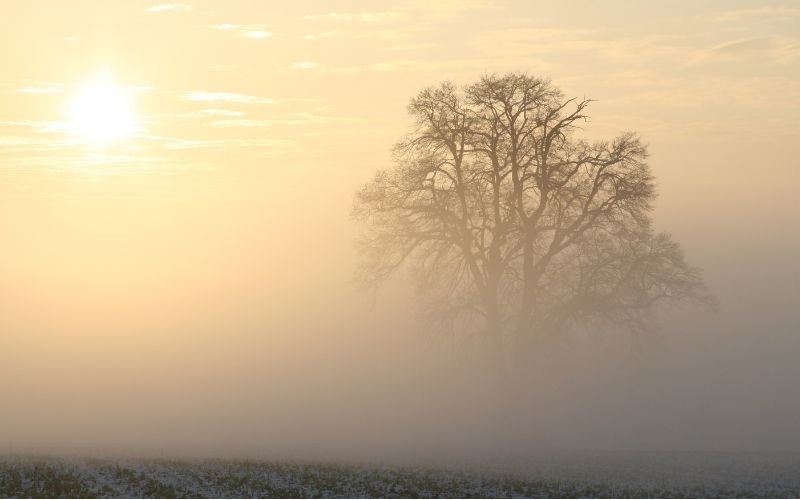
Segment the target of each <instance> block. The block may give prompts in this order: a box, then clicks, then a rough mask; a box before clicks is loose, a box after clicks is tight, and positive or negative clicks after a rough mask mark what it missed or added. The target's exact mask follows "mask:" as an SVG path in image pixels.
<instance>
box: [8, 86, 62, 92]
mask: <svg viewBox="0 0 800 500" xmlns="http://www.w3.org/2000/svg"><path fill="white" fill-rule="evenodd" d="M17 92H22V93H23V94H60V93H61V92H62V90H61V89H60V88H58V87H55V86H53V85H25V86H22V87H20V88H18V89H17Z"/></svg>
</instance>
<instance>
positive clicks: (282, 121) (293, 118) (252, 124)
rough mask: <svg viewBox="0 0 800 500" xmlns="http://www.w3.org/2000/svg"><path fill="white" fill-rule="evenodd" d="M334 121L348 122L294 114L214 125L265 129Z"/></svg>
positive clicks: (230, 121)
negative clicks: (275, 126)
mask: <svg viewBox="0 0 800 500" xmlns="http://www.w3.org/2000/svg"><path fill="white" fill-rule="evenodd" d="M333 121H346V119H344V118H337V117H331V116H321V115H317V114H314V113H292V114H290V115H287V116H286V117H284V118H274V119H260V120H251V119H235V120H218V121H215V122H213V123H212V125H214V126H217V127H246V128H264V127H272V126H274V125H311V124H323V123H330V122H333Z"/></svg>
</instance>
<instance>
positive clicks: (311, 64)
mask: <svg viewBox="0 0 800 500" xmlns="http://www.w3.org/2000/svg"><path fill="white" fill-rule="evenodd" d="M319 66H320V64H319V63H318V62H316V61H298V62H296V63H294V64H292V65H291V66H289V69H293V70H307V69H314V68H318V67H319Z"/></svg>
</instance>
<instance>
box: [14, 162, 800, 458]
mask: <svg viewBox="0 0 800 500" xmlns="http://www.w3.org/2000/svg"><path fill="white" fill-rule="evenodd" d="M654 156H655V157H654V160H653V163H655V164H656V165H661V164H662V160H661V158H660V157H659V155H658V154H656V155H654ZM331 170H332V171H331V173H330V174H328V175H329V176H330V177H334V176H336V175H337V173H336V172H335V169H331ZM659 170H661V169H657V171H659ZM300 176H302V175H300ZM347 178H348V179H347V180H348V182H340V185H341V187H339V188H337V189H335V190H333V191H331V190H330V189H329V188H330V184H329V183H327V182H325V180H326V179H324V178H323V179H321V180H320V182H319V183H317V184H315V185H310V184H306V179H302V178H301V179H297V180H290V181H289V182H288V183H287V184H286V185H287V186H289V187H287V188H286V189H285V191H284V195H285V196H284V198H283V199H277V200H266V201H262V200H260V199H259V198H258V196H257V193H252V192H249V191H247V192H245V193H244V194H243V195H242V196H241V197H235V198H234V197H232V196H231V194H230V193H229V192H227V191H226V190H227V189H228V188H227V187H226V188H219V187H216V188H215V189H211V190H208V191H203V194H202V196H198V197H197V198H196V199H193V198H191V197H187V198H179V199H175V198H173V197H172V196H170V195H168V194H164V195H163V196H162V197H158V198H155V199H153V195H152V193H151V194H149V195H148V196H147V197H146V198H145V199H142V197H141V195H142V192H140V191H139V189H142V190H143V189H145V187H144V186H139V187H137V188H136V189H134V188H132V187H131V185H132V183H134V182H135V181H139V180H141V181H142V184H145V182H144V180H143V179H141V176H139V177H138V178H137V177H135V176H121V177H119V178H111V179H102V180H98V181H95V182H97V183H99V184H101V185H102V186H103V188H104V190H103V192H102V193H98V192H97V191H96V186H94V185H91V184H89V185H83V184H80V185H67V186H65V187H64V189H65V190H66V189H69V190H72V191H69V193H70V194H72V196H69V197H49V196H37V195H31V196H29V197H26V198H25V199H22V198H14V201H15V202H16V205H15V211H14V212H13V213H11V212H8V211H6V215H5V216H4V218H3V224H2V229H3V241H4V242H5V244H4V250H3V255H4V257H3V264H2V269H3V276H4V286H3V288H2V301H1V303H2V318H3V336H2V349H0V356H2V359H1V360H0V361H1V362H0V381H2V382H1V385H0V390H1V393H2V401H3V411H2V426H0V442H1V443H2V444H3V446H4V447H5V449H6V451H16V452H20V451H26V450H38V451H42V450H54V451H58V450H68V451H72V452H81V453H88V452H104V453H112V454H119V453H133V454H139V455H158V454H163V455H168V456H171V455H178V456H186V455H190V456H231V457H270V458H302V459H318V458H324V459H350V460H356V459H377V460H393V459H399V458H408V457H411V456H431V457H432V456H437V457H440V458H441V457H442V456H443V455H444V456H447V455H448V454H453V455H456V456H458V457H462V458H463V457H466V458H469V457H475V458H477V457H484V456H487V455H489V454H492V453H495V454H500V455H503V456H505V455H507V454H509V453H513V454H525V453H536V452H539V451H541V450H545V449H552V448H559V449H560V448H568V449H575V448H577V449H658V450H660V449H689V450H734V451H735V450H796V449H797V448H798V446H800V442H798V436H797V433H796V432H795V430H796V423H797V421H798V417H800V401H798V398H797V395H796V387H795V386H796V381H797V380H798V376H800V369H799V368H798V365H797V363H796V353H797V352H799V351H798V349H799V348H800V339H799V338H798V336H797V329H796V316H795V311H794V310H793V307H792V306H793V304H794V297H796V296H797V285H796V282H795V281H794V276H795V274H794V271H796V270H797V264H796V261H795V257H794V256H795V255H796V252H797V250H798V245H797V240H796V239H793V238H794V235H795V234H797V232H796V231H792V230H791V228H793V227H796V224H795V223H794V222H793V221H788V220H787V221H784V223H783V224H777V223H772V224H770V223H768V222H767V221H765V222H764V223H763V224H755V223H750V224H748V218H752V217H754V216H753V215H752V214H751V212H750V210H751V207H750V206H748V205H745V204H743V203H738V202H737V201H736V200H739V199H740V197H736V196H734V197H731V198H732V199H730V201H727V202H725V203H726V205H727V208H728V209H729V210H730V212H728V214H727V215H726V216H725V220H719V219H717V218H716V217H717V214H716V212H717V210H719V211H724V210H721V209H719V208H718V209H717V210H714V212H713V213H712V215H703V213H702V212H701V213H699V214H697V213H686V214H677V215H673V216H672V218H671V219H670V220H665V217H664V216H663V213H664V212H665V210H663V209H662V210H661V211H660V213H659V215H662V217H661V218H660V219H661V220H660V221H659V222H660V223H661V225H662V226H663V225H667V226H668V228H669V229H673V230H675V232H676V233H677V234H678V235H679V236H681V238H682V240H683V243H684V245H685V246H686V248H687V252H688V254H689V257H690V258H691V259H692V260H693V261H694V263H695V264H697V265H699V266H702V267H703V268H704V269H705V271H706V276H707V280H708V282H709V284H710V286H711V288H712V289H713V291H714V292H715V293H716V294H717V296H718V298H719V300H720V310H719V312H717V313H713V312H708V311H705V310H702V309H700V310H698V309H691V308H688V309H677V310H674V311H672V312H671V313H670V314H668V315H666V316H665V317H664V318H663V320H662V321H660V323H659V325H660V327H659V329H658V331H657V332H654V334H653V335H652V338H648V339H646V341H645V342H643V343H640V344H634V343H633V342H632V341H631V338H630V336H629V335H626V334H623V333H619V332H618V333H614V334H609V335H598V336H596V337H591V338H589V337H587V338H575V339H572V340H571V341H570V342H567V343H564V344H563V345H560V344H559V345H555V346H550V347H547V348H546V349H545V350H544V351H545V352H543V353H541V355H539V356H535V357H532V358H531V360H530V365H529V367H528V368H529V370H528V377H527V378H526V379H525V380H524V382H522V381H518V382H519V383H518V384H517V385H515V386H513V387H505V388H501V387H498V386H497V385H496V384H495V383H494V381H493V379H492V376H491V368H490V366H489V364H488V361H487V359H486V357H485V356H484V355H482V353H481V351H480V349H479V348H475V346H470V345H469V344H467V345H465V344H464V342H463V341H460V340H454V339H452V338H450V337H448V336H446V335H435V334H432V333H430V332H428V331H426V330H424V329H422V328H420V325H419V324H418V323H417V321H416V315H415V313H414V310H415V302H414V298H413V294H412V293H410V292H409V291H407V290H406V288H405V286H404V280H403V279H402V278H400V279H397V280H394V281H393V282H391V283H390V284H389V285H388V286H387V287H386V288H384V289H383V290H381V291H380V292H379V293H378V294H377V296H376V297H374V300H371V299H370V298H369V297H365V296H364V295H363V294H360V293H359V292H358V290H357V288H356V287H355V286H354V284H353V282H352V273H353V266H354V259H353V254H354V250H353V248H352V240H353V238H354V237H355V233H356V229H355V227H354V224H353V222H352V221H350V220H349V218H348V213H349V206H350V203H351V200H352V194H351V191H352V190H354V189H355V188H356V187H357V185H356V183H357V182H358V181H359V180H361V179H359V175H349V176H347ZM350 181H352V182H350ZM186 182H187V183H190V182H192V181H191V180H187V181H186ZM243 184H245V183H244V181H243ZM664 184H665V185H666V184H667V182H664ZM240 188H241V189H242V190H245V189H247V188H246V187H244V186H237V185H233V186H231V187H230V189H240ZM293 189H296V190H293ZM187 190H188V189H187ZM662 191H663V194H662V199H666V200H667V201H668V200H670V198H675V196H674V195H672V196H671V193H669V191H668V190H667V189H665V188H662ZM300 193H302V195H301V194H300ZM703 196H705V195H703ZM309 198H310V199H314V200H317V204H316V206H317V207H322V206H323V205H324V210H323V209H322V208H320V209H315V207H313V206H308V205H307V204H306V203H305V202H304V199H309ZM784 200H785V199H784V198H781V197H777V196H768V194H767V193H764V194H762V195H761V196H760V198H759V199H758V200H757V201H754V202H752V203H753V204H758V205H760V206H761V208H760V211H759V212H760V213H773V214H786V215H785V217H787V218H788V215H789V213H790V211H789V208H790V207H789V206H786V205H784V206H775V205H781V204H786V203H789V202H787V201H784ZM686 204H687V205H688V206H692V203H691V201H689V202H687V203H686ZM209 207H214V209H213V212H212V211H211V210H210V209H209ZM709 211H711V209H709ZM675 212H677V210H675ZM792 224H795V225H794V226H792ZM503 389H505V390H506V391H507V392H506V393H504V391H503Z"/></svg>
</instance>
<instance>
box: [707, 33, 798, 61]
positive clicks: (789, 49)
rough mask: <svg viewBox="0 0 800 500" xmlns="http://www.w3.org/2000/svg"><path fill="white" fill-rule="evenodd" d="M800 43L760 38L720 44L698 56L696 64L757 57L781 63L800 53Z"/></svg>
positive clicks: (783, 38)
mask: <svg viewBox="0 0 800 500" xmlns="http://www.w3.org/2000/svg"><path fill="white" fill-rule="evenodd" d="M798 48H800V41H799V40H798V39H796V38H787V37H780V36H759V37H751V38H743V39H739V40H731V41H728V42H724V43H720V44H718V45H715V46H713V47H711V48H709V49H706V50H704V51H701V52H699V53H698V54H696V57H695V62H702V61H705V60H708V59H723V60H738V59H741V58H743V57H754V56H757V57H759V58H761V59H762V60H765V61H781V60H788V59H791V58H794V57H796V56H798V55H800V53H799V52H798V50H797V49H798Z"/></svg>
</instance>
